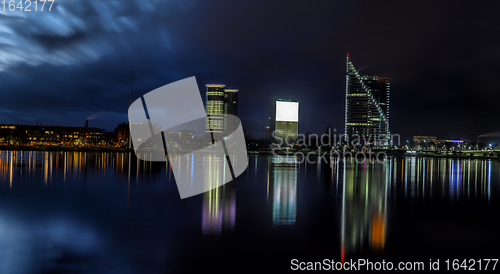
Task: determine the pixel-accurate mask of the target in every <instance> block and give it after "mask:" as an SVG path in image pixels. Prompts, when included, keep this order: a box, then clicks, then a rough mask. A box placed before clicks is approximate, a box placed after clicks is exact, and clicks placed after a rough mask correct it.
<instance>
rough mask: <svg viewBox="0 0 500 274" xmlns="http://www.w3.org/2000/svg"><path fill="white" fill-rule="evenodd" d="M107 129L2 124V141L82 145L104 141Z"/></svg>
mask: <svg viewBox="0 0 500 274" xmlns="http://www.w3.org/2000/svg"><path fill="white" fill-rule="evenodd" d="M105 137H106V130H105V129H100V128H96V127H87V126H86V127H64V126H43V125H12V124H10V125H0V143H4V144H11V145H13V144H28V145H67V146H80V145H85V144H96V143H99V142H101V141H104V140H105Z"/></svg>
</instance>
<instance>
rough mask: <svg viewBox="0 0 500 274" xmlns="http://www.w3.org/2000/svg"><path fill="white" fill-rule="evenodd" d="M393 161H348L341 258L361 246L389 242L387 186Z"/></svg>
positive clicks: (375, 246) (376, 247)
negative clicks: (387, 240)
mask: <svg viewBox="0 0 500 274" xmlns="http://www.w3.org/2000/svg"><path fill="white" fill-rule="evenodd" d="M391 176H392V172H391V165H390V164H385V165H384V164H378V163H372V164H370V163H362V164H359V163H355V162H353V161H351V162H346V163H344V165H343V177H344V180H343V182H344V185H343V192H342V216H341V226H342V229H341V259H342V261H343V260H344V259H345V257H346V256H349V255H350V254H352V253H355V252H356V251H358V250H363V249H365V248H370V249H371V250H372V251H376V252H382V251H383V250H384V246H385V238H386V235H385V231H386V219H387V189H388V185H389V183H390V181H391Z"/></svg>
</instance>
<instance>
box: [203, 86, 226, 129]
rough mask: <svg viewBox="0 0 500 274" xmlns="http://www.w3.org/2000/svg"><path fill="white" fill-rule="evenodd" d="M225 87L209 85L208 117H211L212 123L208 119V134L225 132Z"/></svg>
mask: <svg viewBox="0 0 500 274" xmlns="http://www.w3.org/2000/svg"><path fill="white" fill-rule="evenodd" d="M225 89H226V87H225V86H224V85H218V84H209V85H207V107H206V112H207V115H209V116H210V121H209V119H208V118H207V126H206V132H207V133H215V134H222V133H223V132H224V102H225V95H224V91H225Z"/></svg>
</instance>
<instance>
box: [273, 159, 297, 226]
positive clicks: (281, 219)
mask: <svg viewBox="0 0 500 274" xmlns="http://www.w3.org/2000/svg"><path fill="white" fill-rule="evenodd" d="M279 157H280V159H279V160H278V159H273V161H272V165H273V168H272V177H273V188H272V197H273V200H272V203H273V226H293V225H295V219H296V215H297V173H298V168H299V167H298V164H297V163H296V161H295V160H296V159H295V157H293V156H283V157H281V156H279ZM281 158H282V159H281Z"/></svg>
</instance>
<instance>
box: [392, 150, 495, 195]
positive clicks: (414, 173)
mask: <svg viewBox="0 0 500 274" xmlns="http://www.w3.org/2000/svg"><path fill="white" fill-rule="evenodd" d="M398 164H399V166H398ZM391 165H392V166H394V173H396V172H398V173H399V174H400V178H396V180H393V181H392V186H393V189H392V192H394V193H396V192H399V191H401V190H403V192H404V197H405V199H406V200H408V201H410V202H416V201H427V200H429V199H430V198H432V197H433V196H434V195H436V194H437V195H439V196H441V197H442V198H447V199H448V200H449V201H451V202H453V201H455V202H456V201H459V200H461V199H468V200H470V199H486V200H487V201H489V200H490V199H491V165H492V161H491V160H479V159H445V158H443V159H434V158H417V157H409V158H403V159H394V160H393V161H391ZM398 186H399V188H398Z"/></svg>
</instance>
